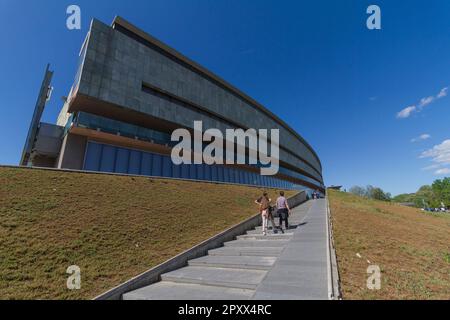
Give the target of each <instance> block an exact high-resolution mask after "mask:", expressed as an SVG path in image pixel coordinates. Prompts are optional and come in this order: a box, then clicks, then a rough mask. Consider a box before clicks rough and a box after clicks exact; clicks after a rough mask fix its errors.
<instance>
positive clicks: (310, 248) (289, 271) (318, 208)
mask: <svg viewBox="0 0 450 320" xmlns="http://www.w3.org/2000/svg"><path fill="white" fill-rule="evenodd" d="M276 220H278V219H276ZM289 222H290V224H291V225H292V226H297V228H295V229H291V230H289V231H287V232H286V233H285V234H272V233H270V232H269V234H268V235H267V236H263V235H262V234H261V227H258V228H256V229H255V230H250V231H248V232H247V234H246V235H242V236H239V237H238V238H237V239H236V240H234V241H230V242H227V243H225V244H224V247H222V248H218V249H215V250H211V251H209V252H208V255H207V256H204V257H201V258H198V259H194V260H190V261H189V263H188V266H187V267H184V268H181V269H178V270H175V271H172V272H169V273H166V274H163V275H162V276H161V280H162V281H160V282H158V283H155V284H152V285H150V286H147V287H144V288H141V289H138V290H135V291H132V292H129V293H127V294H124V296H123V299H124V300H215V299H217V300H228V299H230V300H251V299H257V300H266V299H275V300H283V299H292V300H303V299H328V272H327V270H328V269H327V266H328V265H327V228H326V224H327V217H326V200H312V201H308V202H306V203H304V204H302V205H300V206H299V207H297V208H295V209H294V210H293V214H292V215H291V218H290V221H289ZM269 225H270V223H269Z"/></svg>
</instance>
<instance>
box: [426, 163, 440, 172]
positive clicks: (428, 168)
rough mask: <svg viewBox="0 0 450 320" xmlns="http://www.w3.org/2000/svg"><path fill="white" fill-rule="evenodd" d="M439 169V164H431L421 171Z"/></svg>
mask: <svg viewBox="0 0 450 320" xmlns="http://www.w3.org/2000/svg"><path fill="white" fill-rule="evenodd" d="M440 167H441V165H440V164H432V165H431V166H428V167H425V168H422V170H424V171H428V170H436V169H439V168H440Z"/></svg>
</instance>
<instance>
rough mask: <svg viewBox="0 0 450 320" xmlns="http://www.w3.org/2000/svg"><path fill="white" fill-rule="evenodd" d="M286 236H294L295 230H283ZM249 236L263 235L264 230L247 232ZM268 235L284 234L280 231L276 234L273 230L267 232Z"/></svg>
mask: <svg viewBox="0 0 450 320" xmlns="http://www.w3.org/2000/svg"><path fill="white" fill-rule="evenodd" d="M283 231H284V234H294V232H293V230H283ZM247 234H249V235H261V234H262V230H249V231H247ZM267 234H283V233H282V232H281V231H278V232H277V233H274V232H273V231H272V230H269V231H267Z"/></svg>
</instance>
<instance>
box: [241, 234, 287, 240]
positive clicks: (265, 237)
mask: <svg viewBox="0 0 450 320" xmlns="http://www.w3.org/2000/svg"><path fill="white" fill-rule="evenodd" d="M292 236H293V233H285V234H282V233H268V234H267V235H263V234H245V235H242V236H238V237H236V239H238V240H281V239H290V238H292Z"/></svg>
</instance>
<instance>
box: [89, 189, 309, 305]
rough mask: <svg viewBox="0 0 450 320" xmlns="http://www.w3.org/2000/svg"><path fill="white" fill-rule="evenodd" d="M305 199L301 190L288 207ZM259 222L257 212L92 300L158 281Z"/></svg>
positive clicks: (116, 296)
mask: <svg viewBox="0 0 450 320" xmlns="http://www.w3.org/2000/svg"><path fill="white" fill-rule="evenodd" d="M306 200H307V197H306V192H305V191H301V192H300V193H298V194H296V195H295V196H293V197H291V198H289V199H288V203H289V206H290V207H296V206H298V205H300V204H302V203H303V202H305V201H306ZM260 224H261V215H260V214H257V215H255V216H253V217H251V218H249V219H247V220H245V221H244V222H241V223H239V224H237V225H235V226H234V227H231V228H230V229H228V230H225V231H223V232H222V233H220V234H218V235H216V236H214V237H212V238H210V239H208V240H206V241H204V242H202V243H200V244H198V245H196V246H195V247H193V248H191V249H189V250H187V251H185V252H183V253H181V254H179V255H177V256H175V257H174V258H172V259H170V260H168V261H166V262H164V263H162V264H160V265H158V266H156V267H154V268H152V269H150V270H148V271H146V272H144V273H142V274H140V275H138V276H136V277H134V278H132V279H130V280H128V281H127V282H125V283H123V284H121V285H119V286H117V287H115V288H113V289H111V290H109V291H107V292H105V293H103V294H101V295H99V296H97V297H96V298H94V300H120V299H121V298H122V294H124V293H126V292H129V291H133V290H136V289H139V288H142V287H145V286H149V285H151V284H153V283H155V282H158V281H160V278H161V275H162V274H164V273H167V272H170V271H173V270H176V269H179V268H182V267H185V266H186V265H187V262H188V261H189V260H192V259H195V258H199V257H202V256H205V255H206V254H207V253H208V251H209V250H212V249H216V248H219V247H221V246H222V245H223V243H224V242H228V241H232V240H234V239H235V238H236V237H237V236H239V235H242V234H245V232H246V231H247V230H251V229H253V228H255V227H257V226H259V225H260Z"/></svg>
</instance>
